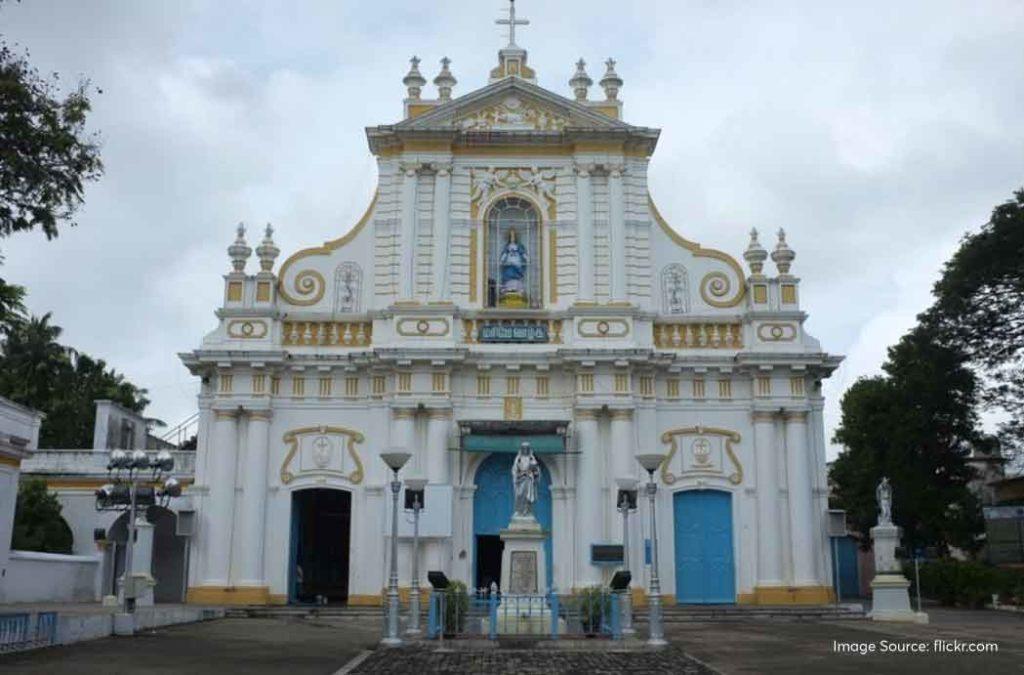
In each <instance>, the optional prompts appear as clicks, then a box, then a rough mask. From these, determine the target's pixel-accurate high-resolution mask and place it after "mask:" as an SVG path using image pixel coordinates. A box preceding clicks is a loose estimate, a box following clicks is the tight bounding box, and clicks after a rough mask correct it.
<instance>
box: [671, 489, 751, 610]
mask: <svg viewBox="0 0 1024 675" xmlns="http://www.w3.org/2000/svg"><path fill="white" fill-rule="evenodd" d="M674 516H675V545H676V551H675V553H676V600H677V601H678V602H680V603H682V604H716V603H717V604H722V603H733V602H736V587H735V579H734V576H735V570H734V566H733V555H732V495H731V494H729V493H728V492H721V491H719V490H694V491H687V492H677V493H676V494H675V497H674Z"/></svg>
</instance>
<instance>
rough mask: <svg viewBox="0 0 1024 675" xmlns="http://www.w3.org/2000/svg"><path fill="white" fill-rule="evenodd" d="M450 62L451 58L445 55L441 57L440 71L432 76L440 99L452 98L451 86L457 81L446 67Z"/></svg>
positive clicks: (447, 99) (448, 99)
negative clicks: (435, 75)
mask: <svg viewBox="0 0 1024 675" xmlns="http://www.w3.org/2000/svg"><path fill="white" fill-rule="evenodd" d="M451 62H452V60H451V59H450V58H448V57H447V56H446V57H444V58H443V59H441V72H440V73H438V75H437V77H435V78H434V85H435V86H436V87H437V94H438V98H440V99H441V101H450V100H452V87H454V86H455V85H456V84H458V82H459V81H458V80H456V79H455V76H454V75H452V71H450V70H449V69H448V66H449V65H451Z"/></svg>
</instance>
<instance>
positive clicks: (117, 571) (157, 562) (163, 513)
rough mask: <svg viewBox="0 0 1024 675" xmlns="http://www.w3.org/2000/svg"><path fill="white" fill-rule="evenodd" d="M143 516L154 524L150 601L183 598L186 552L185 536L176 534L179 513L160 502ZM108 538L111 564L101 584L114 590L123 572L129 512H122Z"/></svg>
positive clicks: (174, 601)
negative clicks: (110, 542)
mask: <svg viewBox="0 0 1024 675" xmlns="http://www.w3.org/2000/svg"><path fill="white" fill-rule="evenodd" d="M146 520H147V521H149V522H150V523H151V524H152V525H153V555H152V567H151V568H150V574H152V575H153V579H154V580H155V581H156V586H154V587H153V602H171V603H177V602H184V601H185V585H186V581H185V556H186V551H187V547H188V540H187V539H186V538H185V537H179V536H178V535H177V533H176V532H177V522H178V516H177V514H175V513H174V511H171V510H170V509H167V508H164V507H162V506H150V507H149V508H148V509H147V510H146ZM107 540H108V541H112V542H114V546H115V551H114V556H113V560H114V565H113V569H112V570H111V572H112V574H111V576H110V578H109V579H108V580H107V581H106V582H105V583H104V587H105V588H108V589H111V590H110V592H111V593H115V592H116V589H117V580H118V579H120V578H121V575H122V574H124V553H125V543H126V542H127V541H128V514H127V513H123V514H121V515H120V516H119V517H118V519H117V520H115V521H114V524H113V525H111V526H110V529H109V530H108V533H107Z"/></svg>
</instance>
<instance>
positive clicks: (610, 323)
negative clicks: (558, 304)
mask: <svg viewBox="0 0 1024 675" xmlns="http://www.w3.org/2000/svg"><path fill="white" fill-rule="evenodd" d="M576 334H577V335H579V336H580V337H584V338H624V337H627V336H628V335H629V322H628V321H626V320H625V319H590V318H586V319H579V320H577V322H576Z"/></svg>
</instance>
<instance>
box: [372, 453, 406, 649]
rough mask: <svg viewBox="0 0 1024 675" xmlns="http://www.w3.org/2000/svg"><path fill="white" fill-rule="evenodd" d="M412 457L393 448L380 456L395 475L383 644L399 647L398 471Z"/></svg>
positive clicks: (399, 489)
mask: <svg viewBox="0 0 1024 675" xmlns="http://www.w3.org/2000/svg"><path fill="white" fill-rule="evenodd" d="M410 457H412V455H410V454H409V453H408V452H404V451H400V450H393V451H391V452H382V453H381V455H380V458H381V459H382V460H384V463H385V464H387V465H388V468H389V469H391V471H392V473H393V474H394V476H393V477H392V479H391V574H390V575H389V576H388V622H387V634H386V635H385V636H384V639H383V640H381V644H383V645H385V646H387V647H398V646H400V645H401V644H402V638H401V637H399V635H398V493H399V492H401V490H402V481H400V480H398V472H399V471H400V470H401V469H402V467H403V466H405V463H406V462H408V461H409V458H410Z"/></svg>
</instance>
